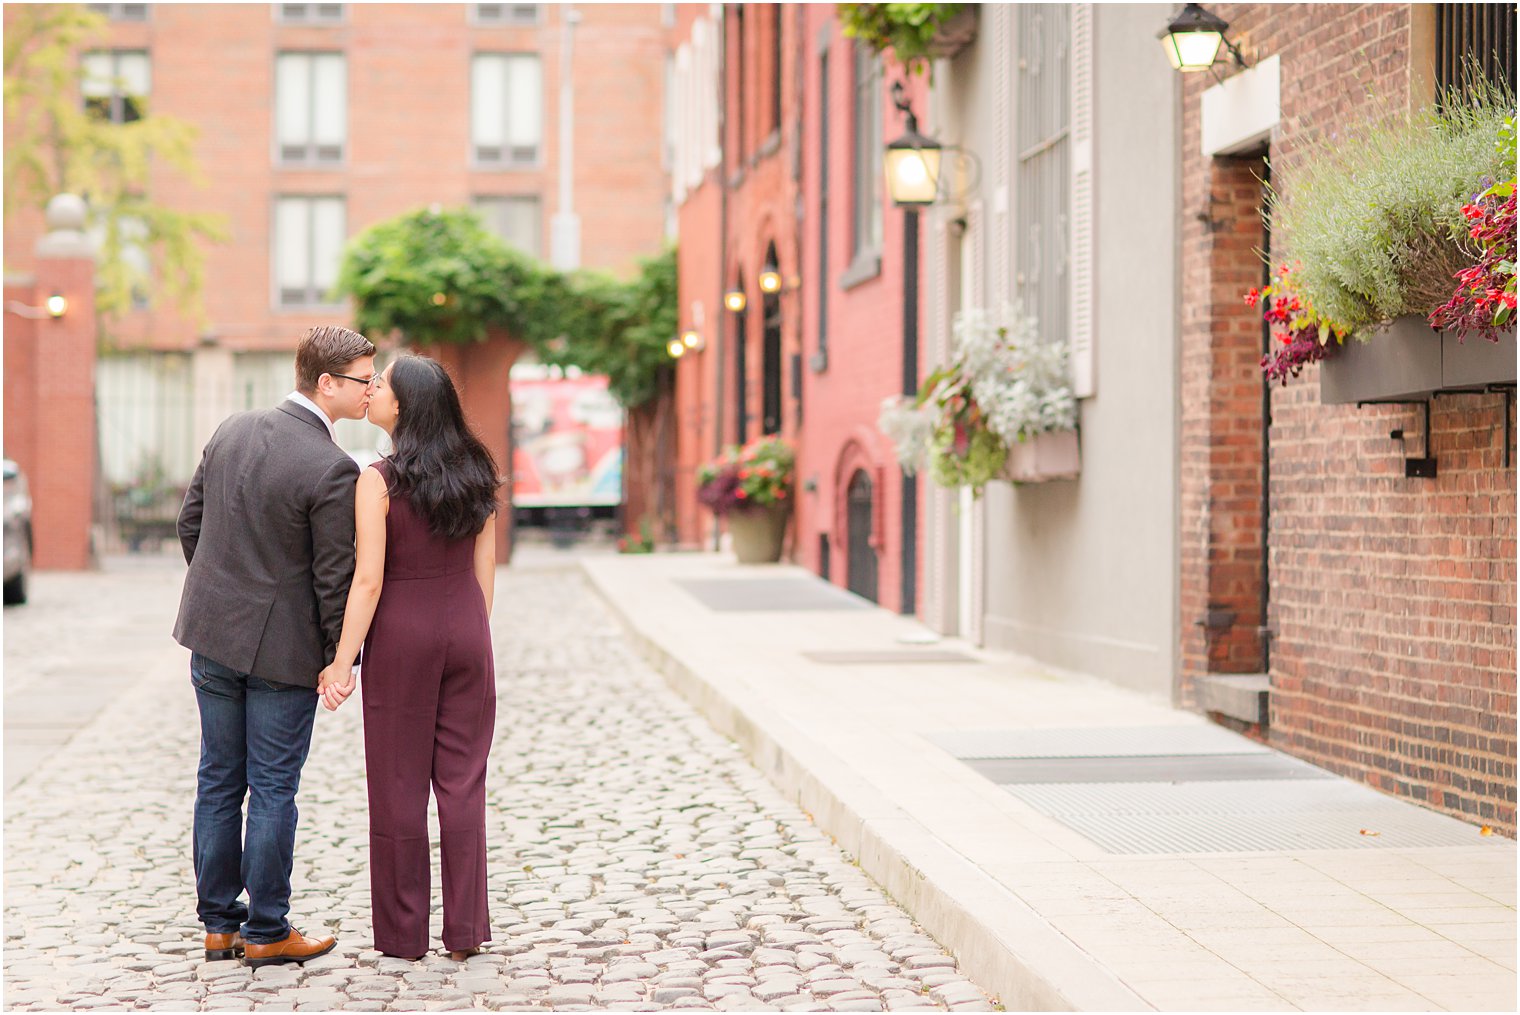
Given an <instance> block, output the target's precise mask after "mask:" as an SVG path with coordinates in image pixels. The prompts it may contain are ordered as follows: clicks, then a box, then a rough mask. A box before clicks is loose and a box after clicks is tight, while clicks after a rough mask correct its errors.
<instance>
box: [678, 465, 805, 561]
mask: <svg viewBox="0 0 1520 1015" xmlns="http://www.w3.org/2000/svg"><path fill="white" fill-rule="evenodd" d="M795 471H796V456H795V453H794V452H793V450H792V446H791V445H790V444H788V443H787V442H786V441H784V440H782V439H781V438H780V437H761V438H757V439H756V440H753V441H750V442H749V443H748V444H745V445H743V446H742V447H741V446H740V445H737V444H735V445H730V446H729V447H728V448H726V449H725V450H724V452H723V454H722V455H720V456H719V457H718V458H717V459H716V460H715V461H713V462H710V463H708V464H707V465H704V466H702V467H701V468H700V469H698V470H697V499H698V500H699V501H701V502H702V503H703V504H705V505H706V506H707V507H708V508H709V509H710V510H711V511H712V513H713V514H715V515H717V516H718V517H720V518H722V517H726V518H727V519H728V532H729V535H730V536H732V537H733V544H734V555H735V556H736V557H738V558H739V563H741V564H774V563H775V562H776V561H778V560H780V559H781V544H782V540H783V537H784V536H785V534H786V520H787V518H788V516H790V514H791V503H792V482H793V479H794V473H795Z"/></svg>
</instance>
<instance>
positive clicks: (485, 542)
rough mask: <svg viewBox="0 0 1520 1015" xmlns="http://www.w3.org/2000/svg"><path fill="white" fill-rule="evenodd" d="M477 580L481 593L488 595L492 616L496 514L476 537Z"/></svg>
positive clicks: (487, 599) (488, 613)
mask: <svg viewBox="0 0 1520 1015" xmlns="http://www.w3.org/2000/svg"><path fill="white" fill-rule="evenodd" d="M475 580H476V581H478V582H480V592H481V595H483V596H485V597H486V617H487V618H489V617H490V616H491V603H492V601H493V600H494V599H495V598H496V515H494V514H493V515H491V517H490V518H488V519H486V525H485V528H483V529H481V530H480V535H478V536H476V537H475Z"/></svg>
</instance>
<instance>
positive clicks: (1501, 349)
mask: <svg viewBox="0 0 1520 1015" xmlns="http://www.w3.org/2000/svg"><path fill="white" fill-rule="evenodd" d="M1514 383H1515V333H1514V332H1513V331H1510V332H1508V333H1507V334H1505V335H1504V336H1502V337H1501V338H1500V340H1499V341H1498V342H1489V341H1486V340H1484V339H1482V338H1469V339H1467V341H1465V342H1458V341H1457V338H1456V336H1455V335H1452V334H1449V333H1446V332H1439V331H1436V330H1435V329H1434V328H1432V327H1431V326H1430V325H1429V323H1427V322H1426V320H1425V318H1423V317H1419V316H1417V315H1412V314H1411V315H1409V316H1407V317H1400V318H1399V319H1398V320H1396V321H1394V322H1393V323H1392V324H1390V325H1388V327H1386V328H1381V329H1379V330H1378V331H1376V332H1374V333H1373V334H1372V335H1371V337H1369V338H1368V339H1367V341H1365V342H1362V341H1358V340H1357V339H1355V338H1348V339H1347V340H1346V342H1345V344H1344V345H1342V346H1341V347H1340V349H1339V350H1338V351H1337V352H1335V353H1334V354H1333V355H1331V356H1329V357H1328V358H1326V360H1325V361H1324V363H1323V364H1321V366H1320V374H1319V400H1320V403H1321V404H1323V405H1351V404H1355V403H1357V402H1400V401H1404V402H1417V401H1424V400H1425V399H1427V398H1429V397H1430V396H1431V395H1432V394H1433V393H1435V392H1437V391H1453V390H1460V389H1469V390H1470V389H1473V388H1482V387H1484V386H1485V385H1488V384H1514Z"/></svg>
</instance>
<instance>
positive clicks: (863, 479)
mask: <svg viewBox="0 0 1520 1015" xmlns="http://www.w3.org/2000/svg"><path fill="white" fill-rule="evenodd" d="M846 497H847V498H848V500H847V502H846V514H845V526H846V530H847V531H846V533H845V540H846V544H845V545H846V550H845V561H846V564H845V566H846V579H845V582H846V587H847V588H848V589H849V590H850V591H851V592H853V593H855V594H856V595H857V596H863V597H865V598H866V599H869V600H871V602H873V603H874V602H876V601H877V600H876V548H875V547H873V546H872V545H871V519H872V518H873V516H874V515H875V513H876V512H875V491H874V490H873V489H872V487H871V477H870V476H867V475H866V474H865V471H864V470H859V469H857V470H856V472H855V475H853V476H851V477H850V487H849V491H848V493H847V494H846Z"/></svg>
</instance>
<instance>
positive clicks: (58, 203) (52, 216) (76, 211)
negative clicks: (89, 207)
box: [47, 194, 85, 232]
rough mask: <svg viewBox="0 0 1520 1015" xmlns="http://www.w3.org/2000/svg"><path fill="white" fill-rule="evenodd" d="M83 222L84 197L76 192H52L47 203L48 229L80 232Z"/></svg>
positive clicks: (82, 228)
mask: <svg viewBox="0 0 1520 1015" xmlns="http://www.w3.org/2000/svg"><path fill="white" fill-rule="evenodd" d="M84 222H85V207H84V199H83V198H81V197H79V196H78V195H77V194H54V195H53V198H52V200H50V201H49V202H48V203H47V227H48V229H49V230H50V231H59V230H73V231H76V232H82V231H83V230H84Z"/></svg>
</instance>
